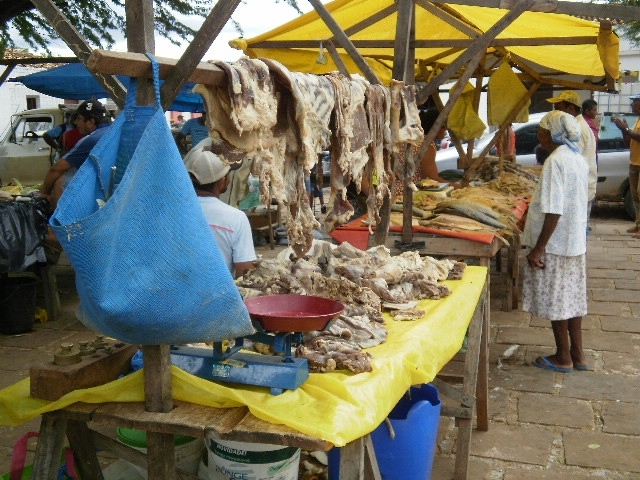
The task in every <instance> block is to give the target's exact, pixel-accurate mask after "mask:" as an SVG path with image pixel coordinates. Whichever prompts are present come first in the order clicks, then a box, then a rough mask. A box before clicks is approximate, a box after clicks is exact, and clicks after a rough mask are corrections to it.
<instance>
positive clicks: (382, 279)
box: [236, 240, 466, 373]
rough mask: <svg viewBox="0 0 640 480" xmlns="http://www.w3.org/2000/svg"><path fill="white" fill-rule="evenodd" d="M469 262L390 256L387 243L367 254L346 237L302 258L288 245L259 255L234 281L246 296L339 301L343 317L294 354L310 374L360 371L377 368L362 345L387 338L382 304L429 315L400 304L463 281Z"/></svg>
mask: <svg viewBox="0 0 640 480" xmlns="http://www.w3.org/2000/svg"><path fill="white" fill-rule="evenodd" d="M465 267H466V265H465V264H464V263H461V262H454V261H452V260H448V259H443V260H436V259H435V258H432V257H428V256H427V257H421V256H420V255H419V254H418V253H416V252H404V253H402V254H400V255H396V256H391V254H390V252H389V250H388V249H387V248H386V247H384V246H378V247H373V248H371V249H369V250H367V251H363V250H359V249H357V248H355V247H353V246H351V245H350V244H349V243H347V242H345V243H342V244H341V245H340V246H335V245H332V244H330V243H328V242H323V241H317V240H316V241H314V242H313V245H312V248H311V249H310V251H309V254H308V256H306V257H304V258H297V257H296V256H295V255H294V254H293V252H292V250H291V249H287V250H284V251H283V252H281V253H280V254H279V255H278V257H276V258H275V259H265V260H260V261H259V263H258V266H257V268H256V269H254V270H251V271H249V272H247V273H246V274H245V275H244V277H242V278H240V279H238V280H237V281H236V283H237V285H238V287H239V289H240V293H241V294H242V295H243V296H244V297H245V298H251V297H255V296H259V295H273V294H287V293H295V294H300V295H317V296H320V297H326V298H331V299H334V300H337V301H339V302H342V303H343V304H344V305H345V310H344V312H343V313H342V314H341V315H340V317H339V318H338V319H337V320H336V321H335V322H334V323H333V324H332V325H331V326H330V327H329V328H328V329H326V330H324V331H318V332H306V333H305V334H304V343H303V344H301V345H299V346H298V348H297V352H296V355H297V356H299V357H303V358H306V359H307V360H308V361H309V367H310V370H311V371H315V372H327V371H332V370H336V369H337V370H349V371H352V372H355V373H359V372H367V371H371V369H372V365H371V356H370V355H369V354H367V353H365V352H362V349H363V348H369V347H373V346H375V345H378V344H380V343H382V342H384V341H385V339H386V336H387V330H386V329H385V328H384V326H383V324H384V320H383V317H382V308H383V306H384V307H388V308H393V309H394V310H395V309H399V311H400V312H405V313H404V315H403V319H416V318H420V317H421V316H423V315H424V312H421V313H422V314H421V315H420V311H418V310H415V309H410V310H409V311H408V312H407V311H406V310H405V309H403V308H402V307H406V306H411V305H413V304H414V303H415V301H416V300H419V299H424V298H433V299H439V298H442V297H445V296H447V295H449V294H450V293H451V292H450V290H449V289H448V288H447V287H446V285H444V284H442V283H439V282H440V281H442V280H447V279H449V280H451V279H460V278H462V275H463V273H464V269H465Z"/></svg>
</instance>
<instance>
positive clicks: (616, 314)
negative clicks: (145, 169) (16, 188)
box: [0, 206, 640, 480]
mask: <svg viewBox="0 0 640 480" xmlns="http://www.w3.org/2000/svg"><path fill="white" fill-rule="evenodd" d="M592 224H593V227H594V230H593V231H592V233H591V235H590V237H589V246H588V256H587V266H588V289H589V292H588V293H589V312H590V313H589V315H588V316H587V317H586V318H585V319H584V330H585V331H584V344H585V347H586V349H587V354H588V359H589V365H590V370H589V371H586V372H573V373H570V374H561V373H553V372H549V371H545V370H541V369H538V368H535V367H533V366H532V365H531V362H532V361H533V359H535V358H536V357H537V356H538V355H540V354H545V355H546V354H550V353H552V352H553V345H554V342H553V335H552V332H551V328H550V325H549V322H547V321H545V320H542V319H539V318H535V317H534V318H532V317H531V315H530V314H528V313H526V312H522V311H521V310H514V311H512V312H503V311H502V310H501V307H502V303H503V302H504V298H503V296H504V293H503V292H504V288H501V285H500V283H501V282H503V279H502V278H501V277H499V276H497V275H492V309H491V322H492V326H491V342H490V346H491V352H490V353H491V355H490V360H491V364H490V378H489V389H490V405H489V409H490V410H489V414H490V419H491V423H490V427H489V431H488V432H477V431H474V433H473V436H472V443H471V454H472V456H471V460H470V470H469V480H477V479H487V480H534V479H535V480H564V479H569V478H571V479H575V480H594V479H606V480H622V479H624V480H640V455H639V454H638V452H640V406H639V403H640V395H639V394H638V391H639V390H640V356H639V355H638V351H639V350H640V294H639V292H638V290H640V240H633V239H632V238H631V237H630V235H628V234H625V233H624V231H625V230H626V229H627V228H628V227H629V226H630V225H631V223H630V222H629V221H628V219H627V218H626V217H625V215H624V212H623V211H622V210H620V209H619V208H618V207H615V208H613V207H608V206H599V207H597V208H596V209H595V210H594V212H593V221H592ZM277 251H278V250H276V251H271V250H270V249H269V248H268V247H263V248H260V249H259V253H261V254H263V255H265V256H270V255H273V254H274V253H277ZM58 273H59V275H58V281H59V289H60V292H61V297H62V301H63V307H62V315H61V318H60V319H59V320H58V321H57V322H49V323H46V324H43V325H36V328H35V330H34V332H32V333H29V334H25V335H21V336H6V335H0V388H4V387H6V386H9V385H11V384H13V383H15V382H16V381H18V380H21V379H23V378H25V377H27V376H28V375H29V367H30V366H31V365H34V364H39V363H44V362H48V361H50V359H51V356H52V354H53V352H54V351H55V350H56V349H57V348H59V346H60V343H62V342H64V341H71V342H73V343H77V342H78V341H81V340H92V339H93V338H94V336H93V334H91V333H90V332H88V331H87V330H86V329H85V328H84V327H83V326H82V325H81V324H79V323H78V322H77V321H76V320H75V316H74V314H73V312H74V309H75V306H76V304H77V301H78V299H77V295H76V293H75V287H74V277H73V270H72V269H71V268H70V267H65V266H60V267H59V269H58ZM512 345H519V347H518V349H517V352H516V353H515V354H514V355H513V356H512V357H510V358H508V359H501V358H500V357H501V355H502V353H503V352H504V351H505V350H506V349H507V348H509V347H511V346H512ZM499 360H500V361H499ZM38 428H39V419H36V420H33V421H31V422H28V423H27V424H24V425H21V426H19V427H3V426H0V474H1V473H4V472H6V471H8V470H9V466H10V458H11V449H12V445H13V442H14V441H15V440H16V439H17V438H19V437H20V436H22V435H23V434H24V433H25V432H27V431H32V430H38ZM455 435H456V429H455V427H454V424H453V421H451V420H450V419H448V418H444V417H443V418H442V421H441V424H440V431H439V438H438V453H437V456H436V459H435V463H434V471H433V475H432V479H433V480H449V479H450V478H451V476H452V472H453V458H454V457H453V455H454V452H455ZM32 447H33V446H32ZM31 450H33V448H31ZM31 455H32V452H31ZM101 461H103V462H104V463H105V464H107V463H110V462H111V461H112V459H110V458H108V457H101Z"/></svg>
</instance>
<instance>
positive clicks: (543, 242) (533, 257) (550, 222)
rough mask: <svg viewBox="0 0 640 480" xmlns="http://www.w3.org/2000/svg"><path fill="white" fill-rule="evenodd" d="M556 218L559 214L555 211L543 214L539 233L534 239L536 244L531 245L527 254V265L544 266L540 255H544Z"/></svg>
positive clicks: (557, 218) (556, 223) (556, 224)
mask: <svg viewBox="0 0 640 480" xmlns="http://www.w3.org/2000/svg"><path fill="white" fill-rule="evenodd" d="M558 220H560V215H559V214H557V213H547V214H545V216H544V223H543V224H542V230H541V231H540V235H539V236H538V240H537V241H536V246H535V247H533V248H532V249H531V251H530V252H529V254H528V255H527V262H529V266H530V267H531V268H544V267H545V265H544V262H543V261H542V260H541V258H542V255H544V252H545V249H546V247H547V243H549V239H550V238H551V235H553V232H554V231H555V229H556V227H557V226H558Z"/></svg>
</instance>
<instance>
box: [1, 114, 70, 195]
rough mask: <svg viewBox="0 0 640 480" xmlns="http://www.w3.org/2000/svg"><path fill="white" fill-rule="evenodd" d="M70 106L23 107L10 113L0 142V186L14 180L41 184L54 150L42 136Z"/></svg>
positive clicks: (22, 182) (62, 119)
mask: <svg viewBox="0 0 640 480" xmlns="http://www.w3.org/2000/svg"><path fill="white" fill-rule="evenodd" d="M70 107H71V108H75V105H74V106H68V105H60V106H59V107H58V108H38V109H34V110H24V111H22V112H19V113H16V114H15V115H12V116H11V124H10V127H9V130H8V131H7V132H6V134H5V136H4V138H2V140H1V141H0V186H6V185H7V184H9V183H11V182H13V181H14V180H13V179H16V180H18V181H19V182H20V183H21V184H23V185H35V184H39V183H42V181H43V180H44V176H45V175H46V173H47V171H48V170H49V167H50V166H51V164H52V162H53V158H54V154H55V152H54V151H53V149H52V148H51V147H50V146H49V145H47V143H46V142H45V141H44V139H43V138H42V135H43V134H44V133H45V132H46V131H47V130H50V129H51V128H53V127H55V126H56V125H61V124H63V123H64V121H65V112H66V111H67V110H68V109H69V108H70Z"/></svg>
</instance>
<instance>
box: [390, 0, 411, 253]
mask: <svg viewBox="0 0 640 480" xmlns="http://www.w3.org/2000/svg"><path fill="white" fill-rule="evenodd" d="M414 22H415V11H414V6H413V0H398V21H397V22H396V44H395V49H394V55H393V78H394V79H395V80H401V81H403V82H405V83H408V84H413V83H415V71H414V66H413V65H414V62H413V61H412V62H409V60H410V59H412V57H411V56H410V51H409V42H410V40H411V31H412V26H413V25H414ZM414 33H415V30H414ZM409 68H411V70H413V71H412V74H411V78H408V75H409V73H408V71H409ZM412 148H413V147H412V146H411V145H409V144H407V145H405V162H404V172H403V176H404V182H403V188H402V241H403V242H404V243H406V244H409V243H411V241H412V238H413V226H412V222H411V218H412V215H413V212H412V210H413V190H412V189H411V187H410V186H409V185H410V183H411V182H412V180H411V177H412V176H413V172H414V169H415V157H414V156H413V151H412ZM412 165H414V168H411V166H412Z"/></svg>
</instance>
